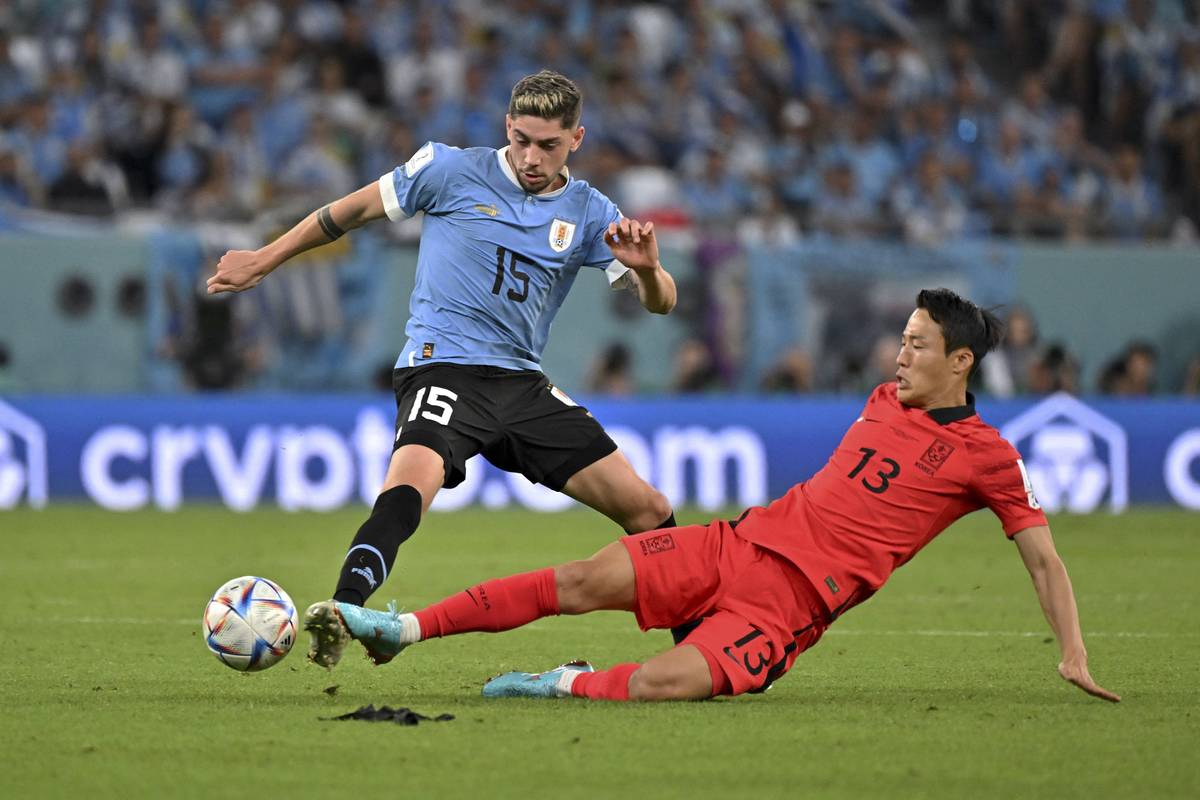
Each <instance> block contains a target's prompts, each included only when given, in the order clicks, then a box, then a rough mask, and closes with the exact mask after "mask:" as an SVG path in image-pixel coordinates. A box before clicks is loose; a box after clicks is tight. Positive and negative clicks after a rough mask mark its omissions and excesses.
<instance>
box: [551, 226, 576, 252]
mask: <svg viewBox="0 0 1200 800" xmlns="http://www.w3.org/2000/svg"><path fill="white" fill-rule="evenodd" d="M574 238H575V223H574V222H565V221H564V220H561V219H556V220H554V221H553V222H551V223H550V249H551V250H553V251H554V252H556V253H561V252H562V251H564V250H566V249H567V248H568V247H570V246H571V240H572V239H574Z"/></svg>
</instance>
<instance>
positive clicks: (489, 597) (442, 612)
mask: <svg viewBox="0 0 1200 800" xmlns="http://www.w3.org/2000/svg"><path fill="white" fill-rule="evenodd" d="M414 614H415V616H416V618H417V622H419V623H420V624H421V638H422V639H432V638H433V637H435V636H450V635H451V634H455V633H469V632H471V631H488V632H490V633H495V632H497V631H507V630H511V629H513V628H519V627H521V626H522V625H525V624H527V623H530V622H533V621H534V620H535V619H541V618H542V617H550V616H556V615H557V614H558V586H557V585H556V584H555V581H554V569H553V568H552V567H547V568H546V569H539V570H536V571H534V572H525V573H522V574H520V575H510V576H508V577H507V578H496V579H494V580H490V581H484V582H483V583H481V584H479V585H478V586H472V587H471V588H470V589H467V590H466V591H462V592H459V593H458V594H455V595H451V596H450V597H447V598H446V599H445V600H443V601H441V602H440V603H434V604H433V605H431V606H429V607H428V608H423V609H421V610H420V611H416V612H414Z"/></svg>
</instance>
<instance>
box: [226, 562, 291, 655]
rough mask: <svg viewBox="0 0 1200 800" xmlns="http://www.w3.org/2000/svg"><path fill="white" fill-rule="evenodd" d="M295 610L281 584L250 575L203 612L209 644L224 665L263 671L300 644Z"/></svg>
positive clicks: (233, 583)
mask: <svg viewBox="0 0 1200 800" xmlns="http://www.w3.org/2000/svg"><path fill="white" fill-rule="evenodd" d="M298 625H299V619H298V617H297V615H296V606H295V604H294V603H293V602H292V598H290V597H288V595H287V592H285V591H284V590H283V589H281V588H280V587H279V584H277V583H275V582H274V581H271V580H268V579H266V578H259V577H255V576H253V575H246V576H244V577H241V578H234V579H233V580H231V581H227V582H226V583H225V584H223V585H222V586H221V588H220V589H217V591H216V593H214V594H213V596H212V599H211V600H209V601H208V606H207V607H206V608H205V609H204V643H205V644H206V645H208V649H209V650H210V651H212V653H213V655H215V656H216V657H217V658H218V659H219V660H220V661H221V663H223V664H225V665H226V666H228V667H231V668H233V669H236V670H239V671H241V672H258V671H259V670H264V669H266V668H267V667H270V666H272V665H273V664H276V663H278V662H279V661H280V660H281V659H282V658H283V657H284V656H286V655H287V654H288V651H289V650H291V649H292V645H293V644H295V642H296V631H297V628H298Z"/></svg>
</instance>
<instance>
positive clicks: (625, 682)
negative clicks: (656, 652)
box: [571, 664, 642, 700]
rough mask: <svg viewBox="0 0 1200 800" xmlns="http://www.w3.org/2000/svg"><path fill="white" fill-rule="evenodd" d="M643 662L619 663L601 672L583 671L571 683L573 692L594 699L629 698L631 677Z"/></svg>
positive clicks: (574, 694) (575, 694)
mask: <svg viewBox="0 0 1200 800" xmlns="http://www.w3.org/2000/svg"><path fill="white" fill-rule="evenodd" d="M640 666H642V665H641V664H617V665H616V666H615V667H613V668H612V669H602V670H600V671H599V672H581V673H580V674H579V675H578V676H576V678H575V682H574V683H573V684H571V694H572V695H573V696H575V697H588V698H591V699H592V700H628V699H629V678H630V677H632V675H633V673H635V672H637V670H638V667H640Z"/></svg>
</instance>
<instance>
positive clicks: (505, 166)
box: [496, 145, 571, 200]
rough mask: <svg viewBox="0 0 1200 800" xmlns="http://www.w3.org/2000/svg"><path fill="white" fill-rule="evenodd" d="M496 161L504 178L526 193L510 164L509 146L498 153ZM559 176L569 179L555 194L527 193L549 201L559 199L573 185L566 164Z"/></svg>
mask: <svg viewBox="0 0 1200 800" xmlns="http://www.w3.org/2000/svg"><path fill="white" fill-rule="evenodd" d="M496 159H497V160H498V161H499V162H500V169H501V170H503V171H504V177H506V178H508V179H509V180H510V181H512V185H513V186H516V187H517V188H518V189H520V190H521V191H522V192H524V191H525V187H524V186H522V185H521V182H520V181H519V180H517V173H515V172H513V168H512V165H510V164H509V163H508V145H505V146H504V147H501V148H500V149H499V150H497V151H496ZM558 174H559V175H562V176H563V177H564V178H566V179H567V182H566V183H564V184H563V185H562V186H561V187H559V188H558V189H555V190H554V191H553V192H546V193H545V194H530V193H529V192H526V194H529V196H530V197H540V198H544V199H547V200H548V199H550V198H551V197H558V196H559V195H560V194H562V193H563V192H565V191H566V190H567V187H568V186H570V185H571V170H569V169H567V165H566V164H563V168H562V171H561V172H559V173H558Z"/></svg>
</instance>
